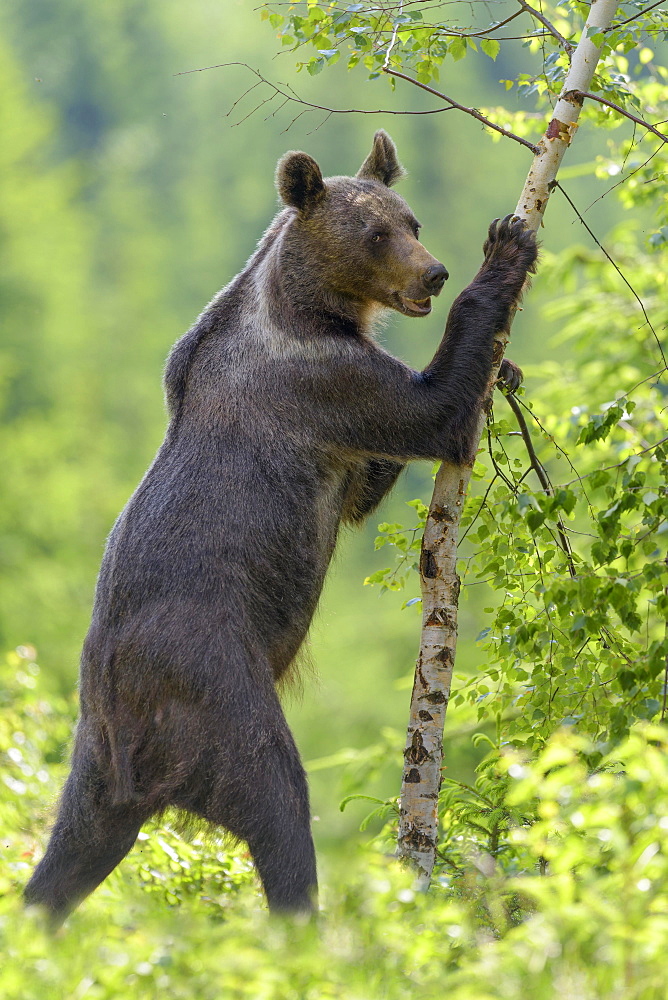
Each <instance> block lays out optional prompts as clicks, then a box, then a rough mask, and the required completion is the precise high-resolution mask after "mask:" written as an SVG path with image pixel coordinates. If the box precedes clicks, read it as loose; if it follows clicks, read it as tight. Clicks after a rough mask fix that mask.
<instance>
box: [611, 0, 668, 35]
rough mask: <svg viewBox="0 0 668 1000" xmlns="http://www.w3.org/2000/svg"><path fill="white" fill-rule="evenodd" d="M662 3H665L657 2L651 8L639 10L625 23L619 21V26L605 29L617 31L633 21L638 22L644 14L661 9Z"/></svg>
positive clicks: (615, 25) (613, 25)
mask: <svg viewBox="0 0 668 1000" xmlns="http://www.w3.org/2000/svg"><path fill="white" fill-rule="evenodd" d="M662 3H664V0H656V3H651V4H650V5H649V7H645V8H644V9H643V10H639V11H638V12H637V13H635V14H634V15H633V16H632V17H627V18H626V20H625V21H618V22H617V24H612V25H611V26H610V27H609V28H605V29H604V31H616V29H617V28H622V27H623V26H624V25H625V24H630V23H631V21H637V20H638V18H639V17H642V15H643V14H648V13H649V12H650V10H654V8H655V7H660V6H661V4H662Z"/></svg>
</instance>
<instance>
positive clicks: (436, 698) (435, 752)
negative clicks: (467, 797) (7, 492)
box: [398, 0, 618, 889]
mask: <svg viewBox="0 0 668 1000" xmlns="http://www.w3.org/2000/svg"><path fill="white" fill-rule="evenodd" d="M617 6H618V0H593V3H592V4H591V7H590V10H589V16H588V17H587V22H586V24H585V27H584V30H583V32H582V37H581V39H580V42H579V44H578V46H577V48H576V49H575V51H574V53H573V57H572V62H571V67H570V70H569V72H568V74H567V77H566V81H565V83H564V88H563V90H562V92H561V96H560V98H559V101H558V103H557V105H556V107H555V109H554V115H553V118H552V120H551V122H550V124H549V125H548V127H547V130H546V131H545V134H544V135H543V137H542V139H541V141H540V143H539V144H538V149H537V153H536V155H535V156H534V160H533V163H532V165H531V169H530V170H529V174H528V176H527V179H526V181H525V184H524V189H523V191H522V194H521V196H520V199H519V201H518V203H517V208H516V209H515V214H516V215H518V216H520V217H521V218H523V219H525V220H526V223H527V225H528V226H529V227H530V228H531V229H533V230H534V231H538V228H539V226H540V225H541V221H542V218H543V214H544V212H545V208H546V205H547V202H548V200H549V197H550V194H551V192H552V190H553V189H554V187H555V185H556V176H557V171H558V169H559V165H560V163H561V160H562V158H563V156H564V153H565V152H566V150H567V148H568V146H569V145H570V143H571V142H572V140H573V136H574V135H575V132H576V129H577V127H578V126H577V120H578V117H579V115H580V110H581V108H582V102H583V98H582V97H580V96H579V92H580V91H588V90H589V89H590V84H591V81H592V78H593V75H594V71H595V69H596V65H597V63H598V59H599V56H600V52H601V50H600V48H599V47H597V46H596V45H594V43H593V42H592V40H591V38H590V37H589V36H590V35H591V34H595V33H596V32H597V31H599V32H600V31H604V30H605V29H606V28H609V27H610V25H611V23H612V19H613V17H614V15H615V11H616V9H617ZM512 319H513V317H512V316H511V319H510V322H509V324H508V327H507V329H505V330H500V331H499V332H498V333H497V335H496V337H495V349H494V370H493V373H492V378H491V381H490V388H489V393H488V397H487V400H486V403H485V405H484V407H483V410H482V412H481V414H480V421H479V437H480V436H482V432H483V430H484V427H485V421H486V417H487V412H488V410H489V406H490V405H491V396H492V391H493V387H494V384H495V382H496V378H497V375H498V369H499V365H500V364H501V360H502V358H503V353H504V350H505V347H506V344H507V342H508V340H509V337H510V325H511V323H512ZM470 477H471V467H470V466H468V465H462V466H455V465H450V464H448V463H445V462H444V463H443V464H442V465H441V467H440V469H439V471H438V473H437V475H436V483H435V486H434V493H433V497H432V501H431V506H430V509H429V515H428V517H427V522H426V525H425V532H424V538H423V541H422V553H421V557H420V577H421V588H422V638H421V644H420V653H419V656H418V660H417V665H416V669H415V682H414V685H413V694H412V697H411V708H410V719H409V723H408V734H407V738H406V749H405V750H404V760H405V765H404V773H403V781H402V788H401V803H400V819H399V845H398V855H399V857H401V858H404V859H406V860H408V861H410V862H411V863H412V865H413V866H414V867H415V869H416V872H417V877H418V885H419V886H420V887H421V888H423V889H426V888H428V886H429V883H430V880H431V873H432V869H433V866H434V858H435V852H436V842H437V834H438V794H439V790H440V787H441V766H442V758H443V726H444V723H445V713H446V710H447V706H448V699H449V697H450V685H451V682H452V671H453V668H454V664H455V651H456V645H457V611H458V603H459V586H460V581H459V577H458V576H457V541H458V536H459V522H460V519H461V514H462V510H463V507H464V502H465V499H466V494H467V490H468V484H469V479H470Z"/></svg>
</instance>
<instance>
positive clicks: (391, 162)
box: [357, 129, 406, 187]
mask: <svg viewBox="0 0 668 1000" xmlns="http://www.w3.org/2000/svg"><path fill="white" fill-rule="evenodd" d="M405 173H406V171H405V170H404V168H403V167H402V166H401V164H400V163H399V160H398V157H397V147H396V146H395V145H394V143H393V142H392V140H391V139H390V137H389V135H388V134H387V132H384V131H383V130H382V129H380V130H379V131H378V132H376V134H375V136H374V137H373V148H372V150H371V152H370V153H369V155H368V156H367V158H366V160H365V161H364V163H363V164H362V166H361V167H360V168H359V170H358V171H357V176H358V177H359V179H360V180H363V181H380V183H381V184H386V185H387V187H391V186H392V185H393V184H394V183H395V182H396V181H398V180H399V178H401V177H403V176H404V174H405Z"/></svg>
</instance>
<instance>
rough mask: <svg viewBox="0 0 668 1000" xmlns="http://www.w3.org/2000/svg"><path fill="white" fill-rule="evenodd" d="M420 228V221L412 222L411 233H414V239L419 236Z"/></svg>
mask: <svg viewBox="0 0 668 1000" xmlns="http://www.w3.org/2000/svg"><path fill="white" fill-rule="evenodd" d="M421 229H422V226H421V225H420V223H419V222H416V223H415V224H414V226H413V234H414V235H415V239H416V240H417V239H419V237H420V230H421Z"/></svg>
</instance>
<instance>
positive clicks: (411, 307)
mask: <svg viewBox="0 0 668 1000" xmlns="http://www.w3.org/2000/svg"><path fill="white" fill-rule="evenodd" d="M399 301H400V303H401V310H402V312H405V313H406V315H407V316H427V315H428V314H429V313H430V312H431V297H428V298H426V299H409V298H407V296H405V295H401V294H400V295H399Z"/></svg>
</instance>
